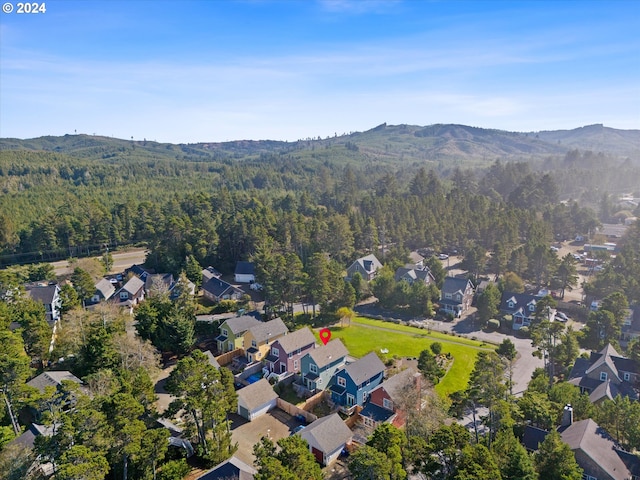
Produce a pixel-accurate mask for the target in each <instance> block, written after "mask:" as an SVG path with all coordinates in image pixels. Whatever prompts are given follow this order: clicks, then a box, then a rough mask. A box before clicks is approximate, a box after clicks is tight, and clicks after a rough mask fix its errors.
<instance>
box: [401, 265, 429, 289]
mask: <svg viewBox="0 0 640 480" xmlns="http://www.w3.org/2000/svg"><path fill="white" fill-rule="evenodd" d="M395 280H396V282H401V281H405V282H407V283H408V284H409V285H413V284H414V283H415V282H422V283H424V284H425V285H429V284H431V283H435V281H436V280H435V278H434V277H433V274H432V273H431V270H429V267H419V266H417V265H408V266H406V267H400V268H398V269H397V270H396V273H395Z"/></svg>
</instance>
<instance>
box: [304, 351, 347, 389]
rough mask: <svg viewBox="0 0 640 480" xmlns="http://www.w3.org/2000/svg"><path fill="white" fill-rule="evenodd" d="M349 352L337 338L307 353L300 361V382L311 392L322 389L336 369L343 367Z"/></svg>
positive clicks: (325, 386)
mask: <svg viewBox="0 0 640 480" xmlns="http://www.w3.org/2000/svg"><path fill="white" fill-rule="evenodd" d="M348 354H349V352H348V350H347V348H346V347H345V346H344V345H343V343H342V342H341V341H340V340H339V339H336V340H331V341H330V342H329V343H327V344H326V345H323V346H322V347H318V348H316V349H314V350H311V351H310V352H309V353H307V354H306V355H305V356H304V357H302V360H301V361H300V371H301V373H302V383H303V385H304V386H305V388H307V389H308V390H309V391H310V392H311V393H314V392H316V391H317V390H324V389H326V388H327V385H329V380H331V377H333V374H334V373H336V371H337V370H339V369H341V368H343V367H344V366H345V364H346V361H347V355H348Z"/></svg>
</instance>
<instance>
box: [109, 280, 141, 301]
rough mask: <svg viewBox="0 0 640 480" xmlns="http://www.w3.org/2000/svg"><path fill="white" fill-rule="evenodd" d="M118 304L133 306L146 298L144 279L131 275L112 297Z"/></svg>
mask: <svg viewBox="0 0 640 480" xmlns="http://www.w3.org/2000/svg"><path fill="white" fill-rule="evenodd" d="M145 278H146V277H145ZM112 299H113V301H114V302H115V303H116V305H118V306H121V307H133V306H134V305H137V304H138V303H140V302H141V301H142V300H144V281H143V280H141V279H140V278H139V277H136V276H133V277H131V278H130V279H129V280H128V281H127V283H125V284H124V285H123V286H122V288H121V289H120V290H118V291H117V292H116V293H115V295H114V296H113V297H112Z"/></svg>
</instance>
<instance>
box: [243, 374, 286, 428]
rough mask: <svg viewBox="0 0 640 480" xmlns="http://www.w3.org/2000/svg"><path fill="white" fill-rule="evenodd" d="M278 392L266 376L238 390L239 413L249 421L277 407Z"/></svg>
mask: <svg viewBox="0 0 640 480" xmlns="http://www.w3.org/2000/svg"><path fill="white" fill-rule="evenodd" d="M277 400H278V394H277V393H276V392H274V391H273V387H271V384H270V383H269V382H268V381H267V379H266V378H261V379H260V380H258V381H257V382H255V383H252V384H251V385H247V386H246V387H244V388H241V389H240V390H238V415H240V416H241V417H244V418H246V419H247V420H249V421H252V420H255V419H256V418H258V417H260V416H261V415H264V414H265V413H267V412H268V411H269V410H271V409H273V408H275V407H276V404H277Z"/></svg>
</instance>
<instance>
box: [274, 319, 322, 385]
mask: <svg viewBox="0 0 640 480" xmlns="http://www.w3.org/2000/svg"><path fill="white" fill-rule="evenodd" d="M315 347H316V337H315V336H314V335H313V332H312V331H311V330H310V329H309V328H308V327H304V328H301V329H300V330H296V331H295V332H292V333H289V334H288V335H285V336H284V337H280V338H278V339H277V340H276V341H275V342H273V343H272V344H271V351H270V352H269V355H267V358H266V361H267V365H268V368H269V372H271V373H277V374H283V373H296V372H299V371H300V360H301V359H302V357H304V356H305V355H306V354H307V353H309V351H310V350H312V349H314V348H315Z"/></svg>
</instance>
